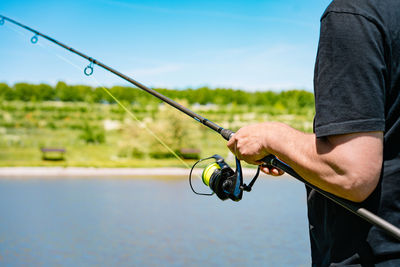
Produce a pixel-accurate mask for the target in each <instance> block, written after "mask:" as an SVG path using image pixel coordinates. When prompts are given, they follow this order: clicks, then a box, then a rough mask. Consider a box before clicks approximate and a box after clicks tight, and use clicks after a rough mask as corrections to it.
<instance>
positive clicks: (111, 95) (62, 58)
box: [10, 27, 191, 169]
mask: <svg viewBox="0 0 400 267" xmlns="http://www.w3.org/2000/svg"><path fill="white" fill-rule="evenodd" d="M10 28H11V29H12V30H13V31H15V32H16V33H18V34H19V35H21V36H23V37H26V35H25V34H24V33H22V32H20V31H18V30H17V29H14V28H13V27H10ZM35 44H37V45H39V46H40V47H41V48H43V49H44V50H45V51H47V52H49V51H51V53H53V54H54V55H55V56H56V57H58V58H60V59H61V60H63V61H64V62H66V63H68V64H70V65H71V66H73V67H74V68H76V69H78V70H82V68H81V67H79V66H77V65H76V64H74V63H73V62H71V61H70V60H68V59H67V58H65V57H63V56H61V55H59V54H57V53H56V52H54V51H52V50H51V49H47V48H46V47H45V46H44V45H42V44H41V43H40V42H37V43H35ZM90 78H91V79H93V80H94V81H95V82H96V84H97V85H98V86H99V87H100V88H102V89H103V91H104V92H106V93H107V94H108V95H109V96H110V97H111V98H112V99H113V100H114V101H115V102H116V103H117V104H118V105H119V106H120V107H121V108H122V109H123V110H125V111H126V112H127V113H128V115H130V116H131V117H132V118H133V119H134V120H135V122H136V123H137V124H138V126H139V127H141V128H143V129H145V130H146V131H147V133H149V134H150V135H151V136H153V137H154V138H155V139H156V140H157V141H158V142H159V143H160V144H161V145H162V146H164V147H165V148H166V149H167V150H168V151H169V152H171V154H172V155H174V157H175V158H177V159H178V160H179V161H180V162H181V163H182V164H183V165H184V166H185V167H186V168H188V169H190V168H191V167H190V166H189V164H187V163H186V162H185V161H184V160H183V159H182V158H181V157H179V156H178V154H176V152H175V151H173V150H172V149H171V148H170V147H169V146H168V145H167V144H166V143H165V142H164V141H163V140H162V139H161V138H159V137H158V136H157V135H156V134H155V133H154V132H153V131H152V130H150V129H149V128H148V127H147V126H146V124H145V123H143V122H141V121H140V120H139V119H138V118H137V117H136V116H135V114H133V113H132V112H131V111H130V110H129V109H128V108H127V107H126V106H125V105H124V104H122V103H121V102H120V101H119V100H118V99H117V98H116V97H115V96H114V95H113V94H112V93H111V92H110V90H108V89H107V88H105V87H104V86H102V85H101V84H100V82H99V81H98V80H97V79H96V78H95V77H93V76H91V77H90Z"/></svg>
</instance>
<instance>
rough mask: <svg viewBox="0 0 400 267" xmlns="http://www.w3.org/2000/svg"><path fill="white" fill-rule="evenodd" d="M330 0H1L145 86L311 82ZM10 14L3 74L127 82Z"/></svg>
mask: <svg viewBox="0 0 400 267" xmlns="http://www.w3.org/2000/svg"><path fill="white" fill-rule="evenodd" d="M330 2H331V1H330V0H308V1H301V0H281V1H278V0H275V1H272V0H264V1H256V0H254V1H253V0H248V1H235V0H230V1H225V0H224V1H217V0H213V1H212V0H202V1H183V0H169V1H162V0H158V1H128V0H79V1H77V0H69V1H65V0H59V1H54V0H52V1H51V0H42V1H41V0H37V1H33V0H1V1H0V15H3V16H6V17H9V18H11V19H14V20H16V21H19V22H21V23H23V24H25V25H27V26H29V27H32V28H34V29H36V30H38V31H39V32H41V33H43V34H46V35H49V36H51V37H53V38H55V39H57V40H58V41H60V42H62V43H64V44H66V45H68V46H71V47H73V48H74V49H76V50H79V51H81V52H83V53H85V54H87V55H89V56H91V57H92V58H95V59H97V60H99V61H101V62H102V63H104V64H106V65H108V66H110V67H112V68H115V69H117V70H118V71H120V72H122V73H124V74H126V75H128V76H130V77H131V78H133V79H135V80H137V81H139V82H141V83H143V84H145V85H148V86H151V87H163V88H174V89H184V88H197V87H201V86H209V87H212V88H216V87H224V88H234V89H242V90H247V91H255V90H257V91H260V90H274V91H281V90H288V89H305V90H309V91H312V89H313V72H314V62H315V56H316V52H317V45H318V38H319V25H320V24H319V21H320V18H321V15H322V13H323V12H324V10H325V9H326V7H327V6H328V5H329V3H330ZM32 36H33V34H32V33H30V32H28V31H26V30H24V29H21V28H19V27H17V26H15V25H12V24H11V23H9V22H5V23H4V25H2V26H0V82H5V83H8V84H10V85H12V84H14V83H17V82H29V83H48V84H51V85H54V84H56V83H57V82H58V81H65V82H67V83H69V84H86V85H91V86H99V85H102V86H107V87H110V86H114V85H129V84H128V83H127V82H125V81H124V80H122V79H120V78H118V77H116V76H114V75H113V74H111V73H108V72H106V71H104V70H102V69H100V68H99V67H98V66H97V67H96V66H95V67H94V74H93V75H92V76H90V77H87V76H85V75H84V74H83V69H84V68H85V67H86V66H87V65H88V62H87V60H84V59H81V58H80V57H78V56H76V55H74V54H71V53H70V52H69V51H67V50H64V49H62V48H60V47H58V46H56V45H54V44H51V43H50V42H48V41H47V40H44V39H43V38H39V41H38V43H36V44H32V43H31V42H30V39H31V37H32Z"/></svg>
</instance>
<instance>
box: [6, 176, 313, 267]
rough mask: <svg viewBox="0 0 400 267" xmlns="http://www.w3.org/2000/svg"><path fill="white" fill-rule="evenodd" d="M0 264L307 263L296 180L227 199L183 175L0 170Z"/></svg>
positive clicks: (260, 185) (267, 183) (259, 185)
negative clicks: (13, 174)
mask: <svg viewBox="0 0 400 267" xmlns="http://www.w3.org/2000/svg"><path fill="white" fill-rule="evenodd" d="M0 214H1V220H0V265H6V266H7V265H13V266H14V265H31V266H32V265H45V266H54V265H59V266H77V265H83V266H94V265H95V266H160V265H163V266H188V265H190V266H203V265H212V266H249V265H252V266H309V265H310V256H309V254H310V252H309V250H310V249H309V245H308V233H307V224H306V209H305V193H304V186H303V185H302V184H300V183H299V182H296V181H294V180H290V179H259V181H257V182H256V184H255V186H254V188H253V191H252V192H251V193H247V194H245V195H244V197H243V200H242V201H240V202H238V203H235V202H231V201H225V202H222V201H219V200H218V199H216V197H213V198H208V197H200V196H197V195H194V194H193V193H192V192H191V190H190V188H189V185H188V183H187V181H186V180H173V181H165V180H161V181H160V180H154V179H135V180H127V179H70V180H69V179H54V180H49V179H45V180H44V179H43V180H42V179H35V180H11V179H3V180H0Z"/></svg>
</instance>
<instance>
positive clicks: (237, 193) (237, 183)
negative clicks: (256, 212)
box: [189, 155, 260, 201]
mask: <svg viewBox="0 0 400 267" xmlns="http://www.w3.org/2000/svg"><path fill="white" fill-rule="evenodd" d="M209 159H214V160H215V162H214V163H211V164H208V165H207V166H206V167H205V168H204V170H203V173H202V175H201V179H202V181H203V183H204V184H205V185H206V186H208V187H209V188H210V189H211V191H212V193H199V192H197V191H196V190H194V188H193V185H192V172H193V169H194V167H195V166H196V165H197V164H198V163H200V162H201V161H204V160H209ZM235 161H236V170H235V171H234V170H233V169H232V168H231V167H229V165H228V164H227V163H226V162H225V160H224V158H223V157H221V156H220V155H214V156H211V157H208V158H205V159H201V160H199V161H197V162H196V163H195V164H194V165H193V167H192V169H191V170H190V174H189V184H190V188H191V189H192V191H193V192H194V193H195V194H197V195H203V196H212V195H214V194H216V195H217V196H218V198H219V199H221V200H226V199H228V198H230V199H231V200H233V201H239V200H241V199H242V195H243V191H247V192H250V191H251V188H252V186H253V184H254V182H255V181H256V180H257V178H258V175H259V174H260V167H258V169H257V173H256V175H255V176H254V177H253V179H252V180H251V182H250V183H249V185H246V184H244V183H243V173H242V166H241V164H240V161H239V160H238V159H237V158H235Z"/></svg>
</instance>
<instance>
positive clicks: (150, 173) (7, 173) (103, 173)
mask: <svg viewBox="0 0 400 267" xmlns="http://www.w3.org/2000/svg"><path fill="white" fill-rule="evenodd" d="M202 171H203V169H199V168H195V169H194V170H193V173H192V175H199V176H201V173H202ZM255 172H256V170H255V169H250V168H243V175H244V176H246V177H251V176H254V174H255ZM189 173H190V169H186V168H94V167H0V179H1V178H105V177H110V178H111V177H126V178H129V177H131V178H144V177H158V178H162V177H166V178H174V177H177V178H187V177H188V176H189ZM264 176H265V175H264Z"/></svg>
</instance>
